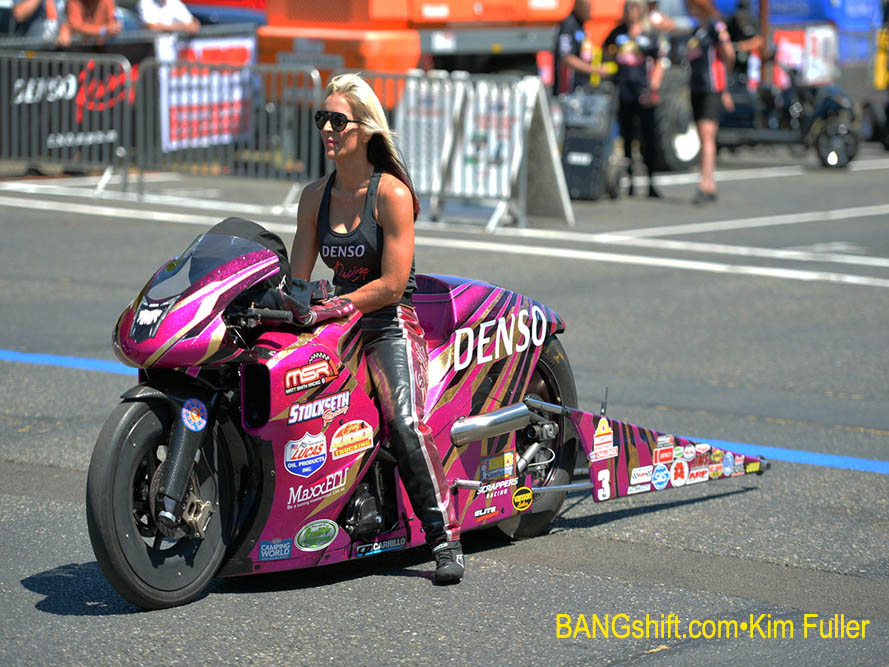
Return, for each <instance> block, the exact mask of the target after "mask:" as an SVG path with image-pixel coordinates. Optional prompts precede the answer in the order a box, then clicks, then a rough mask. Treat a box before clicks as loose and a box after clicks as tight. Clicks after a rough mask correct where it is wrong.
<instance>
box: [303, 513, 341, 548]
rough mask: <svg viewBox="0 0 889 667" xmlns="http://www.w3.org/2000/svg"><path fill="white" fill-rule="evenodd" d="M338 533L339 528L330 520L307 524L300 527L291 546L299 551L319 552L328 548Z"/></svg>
mask: <svg viewBox="0 0 889 667" xmlns="http://www.w3.org/2000/svg"><path fill="white" fill-rule="evenodd" d="M339 532H340V527H339V526H338V525H337V524H336V523H334V522H333V521H331V520H330V519H321V520H320V521H313V522H312V523H307V524H306V525H305V526H303V527H302V530H300V531H299V532H298V533H297V534H296V537H294V538H293V544H294V545H295V546H296V548H297V549H299V550H300V551H321V550H322V549H326V548H327V547H328V546H330V543H331V542H333V541H334V540H335V539H336V536H337V535H338V534H339Z"/></svg>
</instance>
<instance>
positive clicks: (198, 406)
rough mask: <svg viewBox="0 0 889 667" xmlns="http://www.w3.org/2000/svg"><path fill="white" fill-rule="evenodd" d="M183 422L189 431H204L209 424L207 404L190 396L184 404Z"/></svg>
mask: <svg viewBox="0 0 889 667" xmlns="http://www.w3.org/2000/svg"><path fill="white" fill-rule="evenodd" d="M181 414H182V422H183V423H184V424H185V427H186V428H187V429H188V430H189V431H194V432H195V433H197V432H199V431H203V430H204V428H205V427H206V426H207V406H206V405H204V403H203V401H199V400H198V399H196V398H189V399H188V400H187V401H185V405H183V406H182V413H181Z"/></svg>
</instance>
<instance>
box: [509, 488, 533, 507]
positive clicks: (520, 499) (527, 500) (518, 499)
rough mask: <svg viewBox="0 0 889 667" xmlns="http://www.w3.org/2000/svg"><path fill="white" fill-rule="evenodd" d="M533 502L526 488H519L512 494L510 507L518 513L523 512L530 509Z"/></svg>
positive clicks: (531, 495)
mask: <svg viewBox="0 0 889 667" xmlns="http://www.w3.org/2000/svg"><path fill="white" fill-rule="evenodd" d="M533 501H534V494H533V493H532V492H531V489H529V488H528V487H527V486H520V487H519V488H517V489H516V490H515V491H513V493H512V506H513V507H515V508H516V510H518V511H519V512H524V511H525V510H526V509H528V508H529V507H531V503H532V502H533Z"/></svg>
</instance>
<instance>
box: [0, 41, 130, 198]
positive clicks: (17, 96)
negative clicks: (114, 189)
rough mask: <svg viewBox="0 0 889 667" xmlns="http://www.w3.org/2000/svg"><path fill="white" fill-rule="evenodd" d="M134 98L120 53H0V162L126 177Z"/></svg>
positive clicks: (106, 179) (124, 60) (127, 63)
mask: <svg viewBox="0 0 889 667" xmlns="http://www.w3.org/2000/svg"><path fill="white" fill-rule="evenodd" d="M134 95H135V88H134V86H133V78H132V71H131V66H130V63H129V62H128V61H127V60H126V58H123V57H122V56H114V55H90V54H73V53H66V54H48V53H34V52H25V53H20V52H5V51H0V109H2V122H0V161H7V162H10V161H11V162H24V163H27V164H35V163H52V164H56V165H59V166H62V167H82V168H87V169H96V170H104V174H103V177H102V179H101V180H100V185H101V186H102V187H104V184H105V183H107V182H108V179H109V178H110V176H111V174H112V172H113V171H114V170H115V169H120V171H121V173H122V174H123V176H124V178H126V174H127V169H126V168H124V167H125V166H126V165H127V164H128V161H129V147H130V146H131V143H132V142H131V129H132V115H131V113H130V110H131V108H132V107H131V105H132V104H133V101H134Z"/></svg>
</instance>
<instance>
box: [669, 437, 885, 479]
mask: <svg viewBox="0 0 889 667" xmlns="http://www.w3.org/2000/svg"><path fill="white" fill-rule="evenodd" d="M683 437H685V436H683ZM689 440H693V441H694V442H706V443H709V444H711V445H713V446H714V447H717V448H718V449H727V450H729V451H731V452H737V453H738V454H744V455H745V456H747V455H749V456H757V457H759V456H764V457H765V458H767V459H768V460H769V461H789V462H791V463H803V464H805V465H810V466H824V467H825V468H841V469H843V470H860V471H862V472H876V473H879V474H881V475H889V461H878V460H876V459H859V458H856V457H854V456H840V455H839V454H822V453H820V452H807V451H805V450H802V449H782V448H780V447H766V446H764V445H751V444H749V443H746V442H728V441H725V440H708V439H706V438H689Z"/></svg>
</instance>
